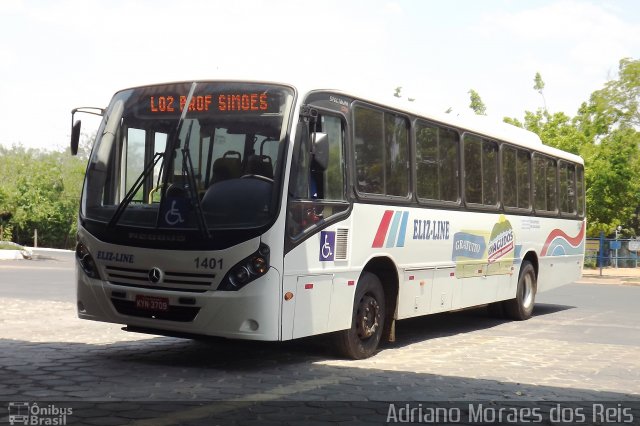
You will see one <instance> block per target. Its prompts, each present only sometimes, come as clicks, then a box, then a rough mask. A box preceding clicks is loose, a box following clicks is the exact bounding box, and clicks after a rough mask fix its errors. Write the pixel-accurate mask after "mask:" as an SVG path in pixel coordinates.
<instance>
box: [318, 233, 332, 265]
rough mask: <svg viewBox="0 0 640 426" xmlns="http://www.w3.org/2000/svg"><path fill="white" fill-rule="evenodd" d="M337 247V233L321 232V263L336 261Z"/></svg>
mask: <svg viewBox="0 0 640 426" xmlns="http://www.w3.org/2000/svg"><path fill="white" fill-rule="evenodd" d="M335 247H336V233H335V231H321V232H320V262H329V261H332V260H334V255H335V254H334V253H335Z"/></svg>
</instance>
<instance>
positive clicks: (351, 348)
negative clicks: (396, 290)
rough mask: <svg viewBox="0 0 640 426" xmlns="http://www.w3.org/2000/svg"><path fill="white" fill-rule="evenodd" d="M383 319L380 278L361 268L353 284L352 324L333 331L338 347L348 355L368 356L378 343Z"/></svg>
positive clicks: (362, 357) (382, 293)
mask: <svg viewBox="0 0 640 426" xmlns="http://www.w3.org/2000/svg"><path fill="white" fill-rule="evenodd" d="M384 320H385V298H384V290H383V289H382V284H381V283H380V279H379V278H378V277H377V276H376V275H374V274H372V273H369V272H364V273H363V274H362V276H361V277H360V279H359V280H358V286H357V287H356V295H355V298H354V303H353V314H352V318H351V328H348V329H346V330H342V331H339V332H338V333H337V334H336V346H337V348H338V351H339V352H340V353H341V354H342V355H343V356H345V357H347V358H352V359H364V358H369V357H370V356H371V355H373V354H374V353H375V351H376V349H377V348H378V344H379V343H380V338H381V337H382V332H383V328H384Z"/></svg>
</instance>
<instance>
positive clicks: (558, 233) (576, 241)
mask: <svg viewBox="0 0 640 426" xmlns="http://www.w3.org/2000/svg"><path fill="white" fill-rule="evenodd" d="M584 224H585V222H582V227H581V228H580V232H578V235H576V236H575V237H570V236H569V235H567V234H566V233H564V232H563V231H562V230H561V229H554V230H553V231H551V233H550V234H549V236H548V237H547V240H546V241H545V242H544V246H543V247H542V253H540V255H541V256H546V255H547V250H549V246H550V245H551V243H552V242H553V240H555V239H556V238H558V237H560V238H562V239H564V240H565V241H566V242H568V243H569V244H570V245H571V246H572V247H578V246H579V245H580V243H582V239H583V238H584V230H585V226H584Z"/></svg>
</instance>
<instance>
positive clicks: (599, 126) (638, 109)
mask: <svg viewBox="0 0 640 426" xmlns="http://www.w3.org/2000/svg"><path fill="white" fill-rule="evenodd" d="M576 123H577V125H578V126H579V127H580V129H581V130H582V131H583V132H584V133H585V134H586V135H587V136H589V137H596V138H597V137H599V136H604V135H607V134H609V133H610V131H612V130H613V129H615V128H635V129H637V128H638V127H640V60H632V59H630V58H624V59H622V60H620V64H619V66H618V78H617V79H616V80H611V81H608V82H607V83H606V84H605V86H604V87H603V88H602V89H600V90H596V91H595V92H593V93H592V94H591V97H590V98H589V101H588V102H585V103H583V104H582V106H581V107H580V109H579V110H578V116H577V117H576Z"/></svg>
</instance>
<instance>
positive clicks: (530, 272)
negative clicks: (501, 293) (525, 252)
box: [503, 260, 537, 321]
mask: <svg viewBox="0 0 640 426" xmlns="http://www.w3.org/2000/svg"><path fill="white" fill-rule="evenodd" d="M536 289H537V282H536V270H535V268H534V267H533V265H532V264H531V262H529V261H527V260H525V261H524V262H522V267H521V268H520V274H519V275H518V288H517V290H516V297H515V299H511V300H505V301H504V302H503V303H504V305H503V306H504V311H505V313H506V314H507V317H509V318H511V319H514V320H518V321H522V320H526V319H529V318H531V314H532V313H533V305H534V304H535V300H536Z"/></svg>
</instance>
